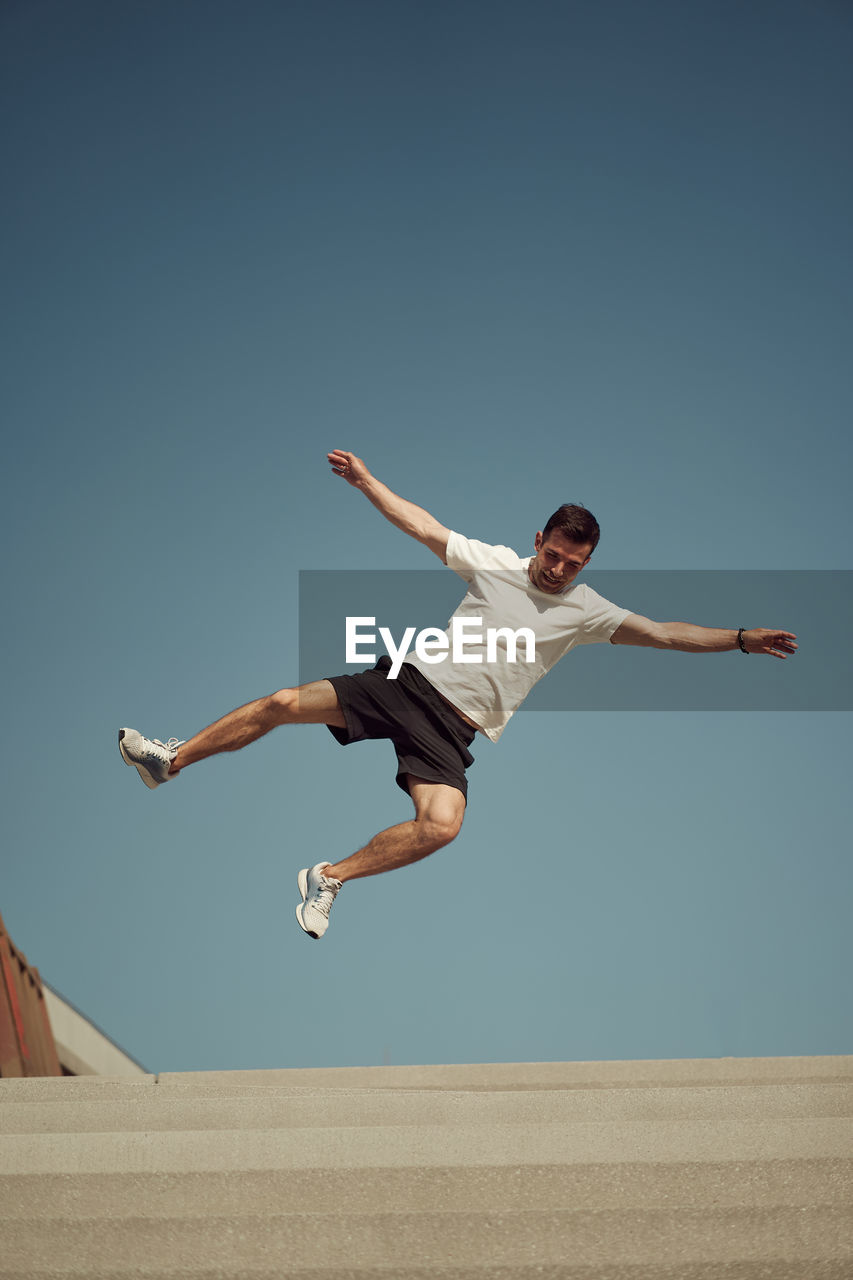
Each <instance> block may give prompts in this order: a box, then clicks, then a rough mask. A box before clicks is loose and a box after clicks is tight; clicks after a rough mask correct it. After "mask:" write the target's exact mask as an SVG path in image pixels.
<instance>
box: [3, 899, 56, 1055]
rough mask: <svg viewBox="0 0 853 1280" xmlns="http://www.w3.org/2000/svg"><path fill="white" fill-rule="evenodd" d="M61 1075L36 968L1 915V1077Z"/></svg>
mask: <svg viewBox="0 0 853 1280" xmlns="http://www.w3.org/2000/svg"><path fill="white" fill-rule="evenodd" d="M61 1075H62V1067H61V1066H60V1065H59V1057H58V1055H57V1052H56V1045H55V1043H54V1040H53V1032H52V1031H51V1028H50V1019H49V1018H48V1016H47V1008H46V1006H45V1002H44V992H43V990H42V985H41V978H40V977H39V972H38V969H35V968H33V966H32V965H29V964H27V957H26V956H25V955H24V953H23V952H22V951H19V950H18V948H17V947H16V946H15V944H14V942H13V941H12V939H11V938H10V937H9V935H8V933H7V932H6V927H5V925H4V924H3V917H2V916H0V1077H2V1076H19V1077H20V1076H61Z"/></svg>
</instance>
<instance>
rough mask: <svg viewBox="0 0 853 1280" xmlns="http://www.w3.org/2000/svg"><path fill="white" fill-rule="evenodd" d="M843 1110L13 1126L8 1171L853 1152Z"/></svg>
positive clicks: (6, 1147)
mask: <svg viewBox="0 0 853 1280" xmlns="http://www.w3.org/2000/svg"><path fill="white" fill-rule="evenodd" d="M851 1152H853V1125H851V1122H850V1121H840V1120H837V1119H834V1118H830V1119H826V1118H819V1119H815V1120H774V1121H749V1120H728V1119H724V1118H722V1117H721V1118H719V1119H717V1120H716V1121H715V1122H714V1123H710V1124H709V1123H707V1122H705V1121H701V1120H700V1121H693V1120H659V1121H653V1120H644V1121H633V1122H632V1121H614V1122H612V1123H585V1122H582V1121H579V1122H577V1123H575V1124H569V1125H567V1124H560V1123H551V1124H530V1125H506V1124H500V1123H495V1124H493V1125H469V1124H458V1125H454V1126H450V1125H442V1126H425V1125H396V1126H392V1125H386V1126H366V1127H361V1128H358V1127H349V1128H343V1127H339V1128H329V1129H319V1130H310V1129H282V1130H264V1129H257V1130H243V1129H230V1130H221V1129H212V1130H201V1129H197V1130H189V1131H188V1130H176V1131H170V1130H162V1131H145V1132H132V1133H131V1132H128V1131H124V1132H98V1133H72V1134H65V1133H51V1132H48V1133H33V1134H8V1135H6V1136H5V1137H4V1138H3V1170H4V1176H6V1175H12V1174H16V1175H29V1174H41V1173H68V1174H75V1175H76V1174H81V1173H110V1172H128V1173H156V1172H157V1171H159V1170H169V1171H172V1172H174V1173H190V1172H205V1173H206V1172H221V1171H224V1170H228V1169H234V1168H240V1169H341V1168H351V1169H362V1168H401V1167H405V1168H408V1167H411V1166H413V1165H418V1166H421V1167H433V1168H434V1167H437V1166H444V1165H449V1166H456V1167H465V1168H475V1167H481V1166H483V1165H525V1164H593V1163H597V1164H616V1165H618V1164H621V1163H622V1162H623V1161H625V1160H626V1159H627V1160H629V1161H632V1162H642V1161H646V1162H648V1163H652V1164H655V1163H661V1162H666V1163H671V1162H673V1161H676V1162H680V1163H683V1162H690V1161H696V1160H702V1161H706V1160H711V1161H725V1160H729V1161H738V1160H786V1159H791V1158H794V1159H798V1160H816V1159H826V1158H832V1159H847V1158H850V1155H851Z"/></svg>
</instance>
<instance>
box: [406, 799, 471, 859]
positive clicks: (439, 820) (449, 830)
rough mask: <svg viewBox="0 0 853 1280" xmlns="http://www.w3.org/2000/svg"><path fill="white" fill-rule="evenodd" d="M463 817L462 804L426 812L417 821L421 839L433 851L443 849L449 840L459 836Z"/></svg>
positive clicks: (463, 809)
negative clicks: (430, 846)
mask: <svg viewBox="0 0 853 1280" xmlns="http://www.w3.org/2000/svg"><path fill="white" fill-rule="evenodd" d="M464 816H465V807H464V804H462V805H460V806H456V805H452V806H451V805H448V806H441V807H437V808H435V809H431V810H428V811H427V812H426V813H424V814H421V815H420V816H419V817H418V819H417V822H418V825H419V826H420V828H421V833H422V838H423V839H424V841H425V842H426V843H427V844H431V845H432V846H433V847H434V848H435V849H441V848H443V847H444V845H446V844H450V842H451V840H455V839H456V837H457V836H458V835H459V831H460V829H461V827H462V819H463V818H464Z"/></svg>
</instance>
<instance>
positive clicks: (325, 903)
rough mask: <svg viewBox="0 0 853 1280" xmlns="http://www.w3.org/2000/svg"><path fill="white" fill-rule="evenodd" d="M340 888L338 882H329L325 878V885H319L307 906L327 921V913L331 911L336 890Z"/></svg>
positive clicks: (336, 893)
mask: <svg viewBox="0 0 853 1280" xmlns="http://www.w3.org/2000/svg"><path fill="white" fill-rule="evenodd" d="M340 887H341V886H340V882H339V881H338V880H330V879H329V878H328V877H327V878H326V883H325V884H321V885H320V886H319V888H317V889H315V890H314V892H313V894H312V895H311V897H310V898H309V900H308V906H309V907H312V908H313V909H314V910H315V911H319V912H320V915H322V916H325V917H326V919H327V920H328V918H329V912H330V911H331V909H332V903H333V902H334V900H335V898H336V897H337V896H338V890H339V889H340Z"/></svg>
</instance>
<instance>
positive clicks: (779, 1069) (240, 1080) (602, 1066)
mask: <svg viewBox="0 0 853 1280" xmlns="http://www.w3.org/2000/svg"><path fill="white" fill-rule="evenodd" d="M157 1079H158V1083H159V1084H160V1086H161V1087H162V1086H166V1087H176V1088H181V1089H187V1088H199V1087H201V1088H203V1087H207V1086H209V1085H215V1086H217V1087H219V1088H221V1087H223V1086H227V1087H232V1086H233V1085H235V1084H237V1085H239V1087H240V1088H245V1087H246V1086H247V1085H251V1086H253V1087H256V1088H265V1087H266V1088H268V1087H270V1086H275V1085H286V1086H288V1087H291V1088H292V1087H294V1086H300V1087H308V1088H321V1089H331V1088H345V1089H346V1088H373V1089H385V1088H390V1089H465V1090H470V1089H482V1090H491V1089H497V1090H498V1091H506V1090H509V1089H570V1088H578V1089H597V1088H601V1089H605V1088H620V1087H622V1086H624V1085H628V1086H630V1087H631V1088H635V1089H637V1088H645V1087H651V1088H660V1087H661V1086H669V1087H678V1086H680V1085H709V1086H713V1085H725V1084H779V1083H782V1082H784V1081H792V1082H794V1083H797V1084H799V1083H803V1082H805V1081H813V1082H815V1083H817V1082H823V1083H824V1084H842V1083H845V1082H847V1083H850V1082H851V1081H853V1056H847V1055H845V1056H842V1055H835V1056H833V1055H824V1056H821V1057H802V1058H676V1059H661V1060H648V1061H642V1060H640V1061H637V1062H633V1061H627V1062H619V1061H614V1062H486V1063H463V1064H450V1065H444V1066H382V1067H292V1068H287V1069H281V1070H276V1069H271V1070H269V1069H268V1070H262V1071H184V1072H177V1073H176V1072H168V1071H166V1072H162V1073H161V1074H160V1075H159V1076H158V1078H157Z"/></svg>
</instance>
